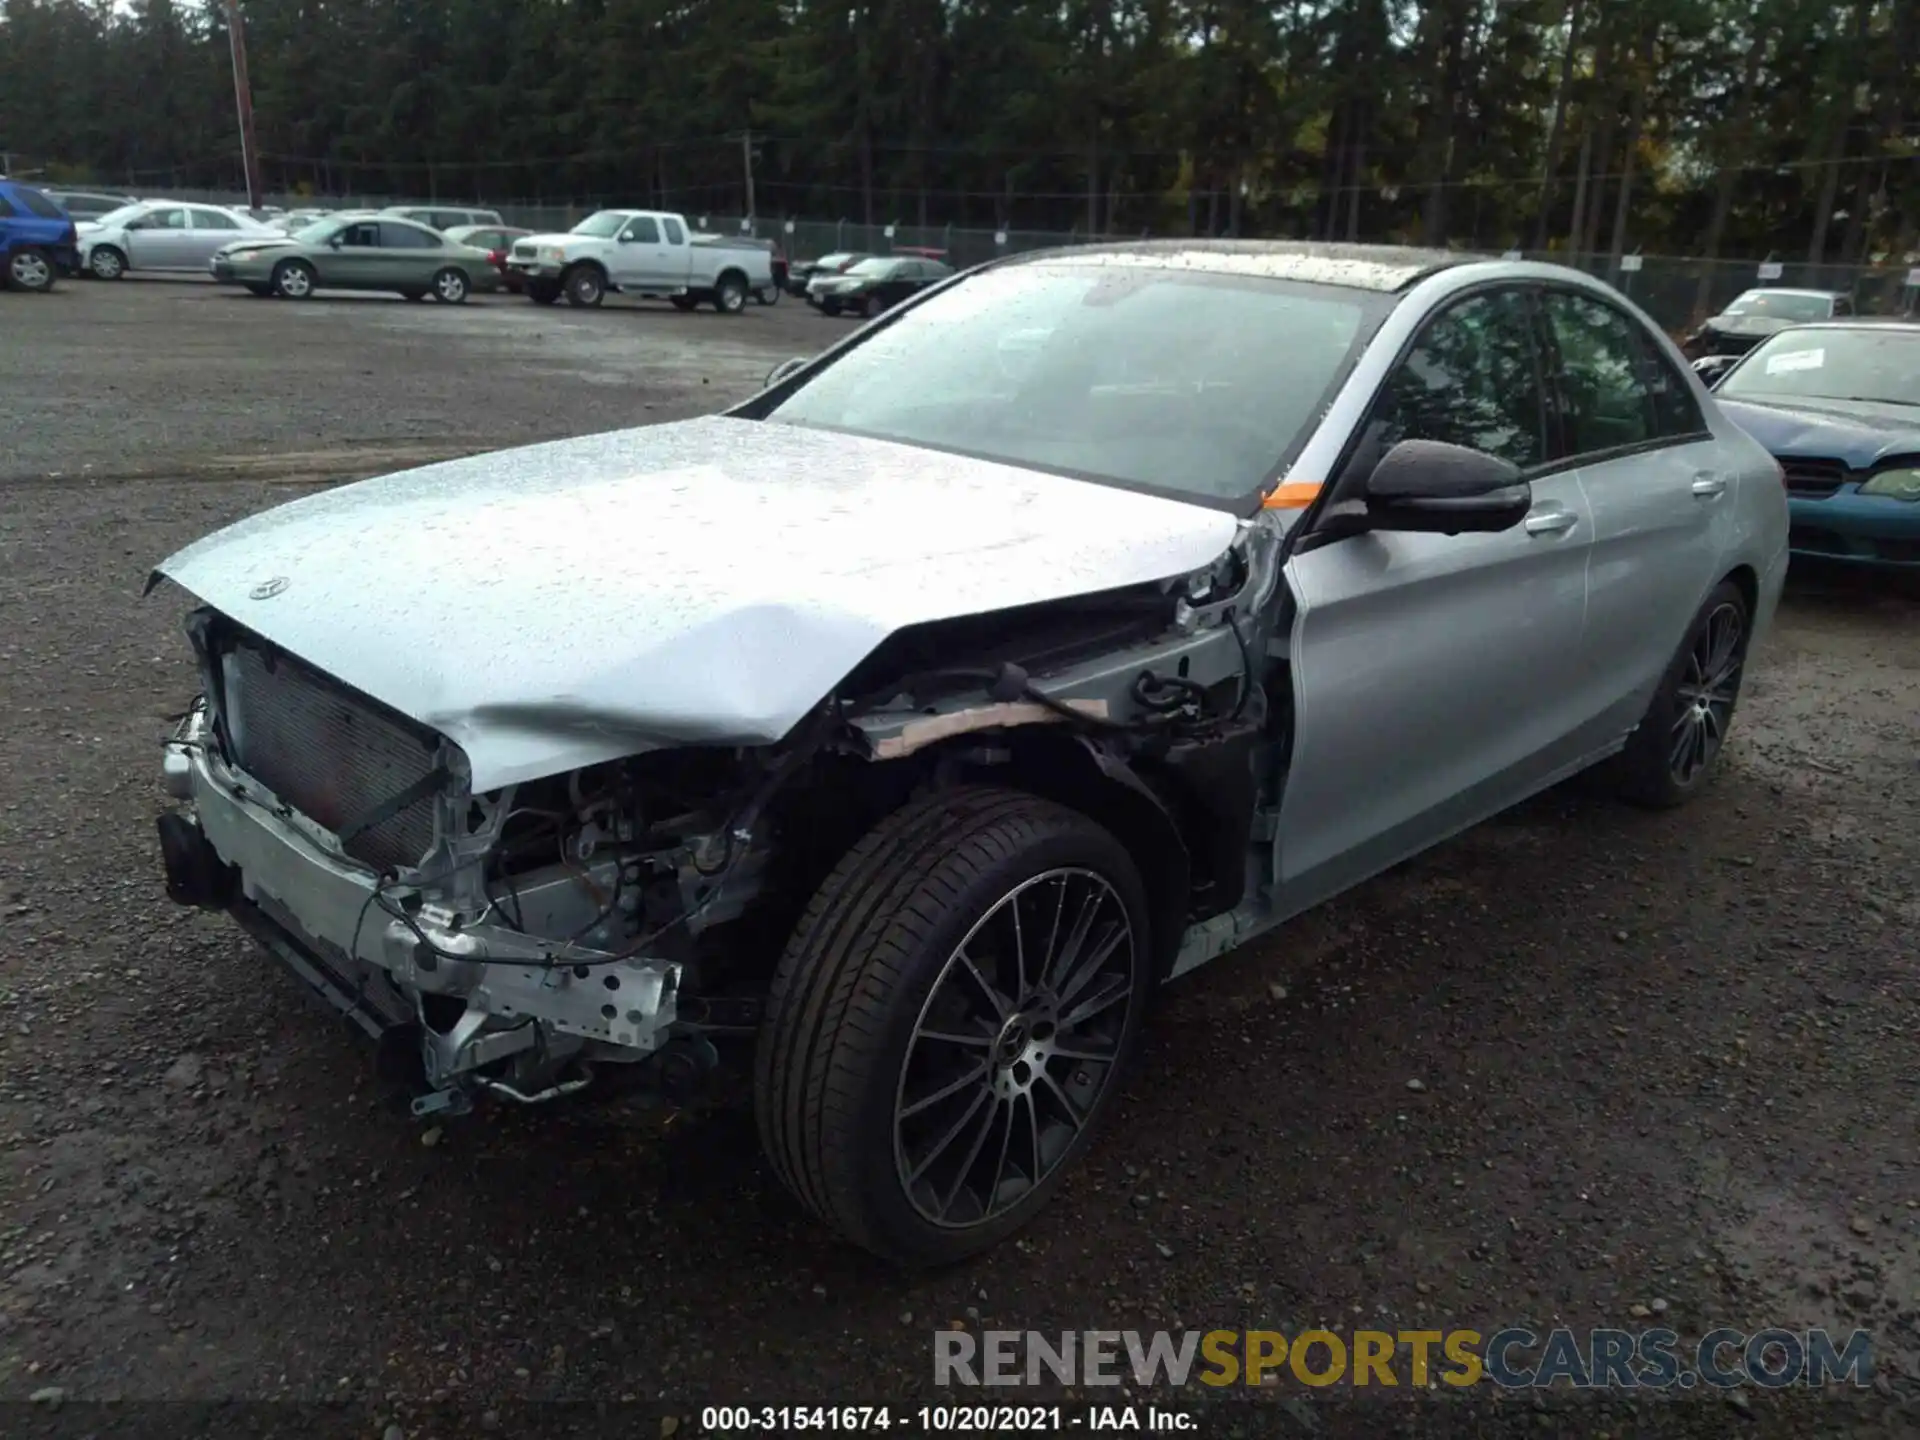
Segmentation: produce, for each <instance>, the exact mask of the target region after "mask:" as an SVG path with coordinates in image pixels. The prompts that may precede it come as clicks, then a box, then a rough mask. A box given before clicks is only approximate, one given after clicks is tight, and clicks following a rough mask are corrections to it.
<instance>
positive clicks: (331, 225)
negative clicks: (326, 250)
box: [288, 219, 340, 245]
mask: <svg viewBox="0 0 1920 1440" xmlns="http://www.w3.org/2000/svg"><path fill="white" fill-rule="evenodd" d="M339 228H340V222H339V221H338V220H333V219H327V220H310V221H308V222H307V223H306V224H305V225H302V226H300V227H299V228H298V229H295V230H292V231H289V232H288V234H289V236H290V238H292V239H295V240H298V241H299V242H300V243H301V244H302V245H324V244H326V242H327V241H328V240H329V239H331V238H332V237H333V232H334V231H335V230H337V229H339Z"/></svg>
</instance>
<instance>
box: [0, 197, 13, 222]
mask: <svg viewBox="0 0 1920 1440" xmlns="http://www.w3.org/2000/svg"><path fill="white" fill-rule="evenodd" d="M13 213H14V210H13V203H12V202H11V201H10V200H8V199H7V197H6V196H4V195H0V220H5V219H7V218H8V217H9V216H11V215H12V214H13Z"/></svg>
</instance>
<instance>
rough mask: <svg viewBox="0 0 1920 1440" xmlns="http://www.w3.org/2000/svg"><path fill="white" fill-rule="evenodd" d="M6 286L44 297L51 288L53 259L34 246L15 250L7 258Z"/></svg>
mask: <svg viewBox="0 0 1920 1440" xmlns="http://www.w3.org/2000/svg"><path fill="white" fill-rule="evenodd" d="M7 284H8V285H10V286H12V287H13V288H14V289H15V290H28V291H31V292H33V293H34V294H40V295H44V294H45V293H46V292H47V291H49V290H51V289H52V288H53V257H52V256H50V255H48V254H47V252H46V251H44V250H42V249H40V248H39V247H38V246H34V245H27V246H23V247H22V248H21V249H18V250H15V251H14V252H13V253H12V254H11V255H9V256H7Z"/></svg>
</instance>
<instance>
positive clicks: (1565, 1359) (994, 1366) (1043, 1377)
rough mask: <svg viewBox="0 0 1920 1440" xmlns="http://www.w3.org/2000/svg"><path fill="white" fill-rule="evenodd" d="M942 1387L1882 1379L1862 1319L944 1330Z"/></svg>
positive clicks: (1720, 1384) (1718, 1383) (936, 1340)
mask: <svg viewBox="0 0 1920 1440" xmlns="http://www.w3.org/2000/svg"><path fill="white" fill-rule="evenodd" d="M933 1378H934V1383H935V1384H936V1385H947V1386H952V1385H966V1386H978V1385H995V1386H1002V1385H1008V1386H1010V1385H1043V1384H1048V1383H1054V1384H1061V1385H1120V1384H1126V1383H1131V1384H1134V1385H1142V1386H1152V1385H1172V1386H1179V1385H1189V1384H1196V1383H1197V1384H1201V1385H1210V1386H1227V1385H1255V1386H1260V1385H1279V1384H1299V1385H1309V1386H1316V1387H1320V1386H1329V1385H1343V1384H1344V1385H1353V1386H1380V1387H1389V1386H1408V1387H1411V1388H1415V1389H1425V1388H1426V1387H1428V1386H1430V1385H1435V1384H1439V1385H1450V1386H1455V1387H1462V1388H1463V1387H1466V1386H1470V1385H1479V1384H1483V1383H1490V1384H1494V1385H1498V1386H1502V1387H1505V1388H1509V1389H1543V1388H1546V1387H1549V1386H1553V1385H1560V1384H1564V1385H1567V1386H1570V1387H1572V1388H1575V1389H1643V1388H1645V1389H1660V1390H1664V1389H1673V1388H1678V1389H1682V1390H1690V1389H1693V1388H1695V1387H1696V1386H1699V1387H1707V1388H1711V1389H1722V1390H1725V1389H1732V1388H1734V1387H1735V1386H1740V1385H1759V1386H1763V1387H1765V1388H1767V1389H1780V1388H1783V1387H1786V1386H1790V1385H1806V1386H1819V1385H1832V1384H1839V1383H1849V1384H1852V1385H1856V1386H1865V1385H1871V1384H1872V1383H1873V1338H1872V1336H1871V1335H1869V1334H1868V1333H1867V1332H1866V1331H1865V1330H1855V1331H1852V1332H1851V1333H1849V1334H1846V1335H1844V1336H1839V1337H1836V1336H1834V1335H1833V1334H1831V1333H1829V1332H1828V1331H1825V1330H1771V1329H1770V1330H1756V1331H1753V1332H1751V1333H1749V1332H1746V1331H1741V1330H1734V1329H1720V1330H1714V1331H1711V1332H1709V1333H1708V1334H1706V1335H1705V1336H1702V1337H1701V1338H1700V1339H1699V1340H1697V1341H1686V1342H1683V1341H1682V1340H1681V1338H1680V1336H1679V1335H1678V1333H1677V1332H1675V1331H1672V1330H1667V1329H1658V1328H1655V1329H1646V1330H1615V1329H1605V1328H1601V1329H1594V1330H1587V1331H1576V1330H1572V1329H1568V1328H1564V1327H1563V1328H1559V1329H1553V1330H1547V1331H1544V1332H1536V1331H1533V1330H1528V1329H1524V1328H1520V1327H1510V1328H1508V1329H1504V1330H1496V1331H1494V1332H1492V1333H1491V1334H1482V1332H1480V1331H1478V1330H1464V1329H1462V1330H1398V1331H1394V1330H1355V1331H1351V1332H1347V1333H1336V1332H1334V1331H1331V1330H1302V1331H1299V1332H1297V1333H1296V1334H1294V1335H1292V1336H1288V1335H1286V1334H1284V1333H1283V1332H1281V1331H1278V1330H1208V1331H1204V1332H1202V1331H1199V1330H1185V1331H1181V1332H1179V1333H1178V1334H1176V1333H1173V1332H1170V1331H1165V1330H1156V1331H1147V1332H1142V1331H1139V1330H1066V1331H1060V1332H1058V1333H1055V1334H1046V1333H1044V1332H1041V1331H1037V1330H988V1331H985V1332H984V1333H982V1334H980V1335H977V1336H976V1335H973V1334H970V1333H968V1332H965V1331H953V1330H942V1331H936V1332H935V1333H934V1336H933Z"/></svg>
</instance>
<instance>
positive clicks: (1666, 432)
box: [1639, 335, 1707, 439]
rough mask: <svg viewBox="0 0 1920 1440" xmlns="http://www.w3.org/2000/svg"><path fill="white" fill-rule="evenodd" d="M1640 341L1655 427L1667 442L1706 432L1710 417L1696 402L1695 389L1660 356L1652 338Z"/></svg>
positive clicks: (1643, 373) (1642, 365)
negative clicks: (1702, 412)
mask: <svg viewBox="0 0 1920 1440" xmlns="http://www.w3.org/2000/svg"><path fill="white" fill-rule="evenodd" d="M1639 340H1640V373H1641V374H1642V375H1643V376H1645V377H1646V382H1647V391H1648V393H1649V394H1651V395H1652V396H1653V423H1654V425H1655V427H1656V428H1657V429H1658V431H1659V433H1660V435H1661V436H1662V437H1663V438H1665V439H1678V438H1680V437H1681V436H1683V435H1700V434H1704V433H1705V432H1706V428H1707V417H1706V416H1704V415H1702V414H1701V413H1700V405H1699V402H1697V401H1696V400H1695V399H1694V398H1693V388H1692V387H1691V386H1689V385H1688V384H1687V382H1686V380H1685V379H1683V378H1682V377H1681V374H1680V372H1679V371H1678V370H1676V369H1674V368H1673V362H1672V361H1670V360H1668V359H1667V357H1666V356H1665V355H1663V354H1661V353H1660V348H1659V346H1657V345H1655V344H1654V342H1653V337H1652V336H1651V335H1642V336H1640V337H1639Z"/></svg>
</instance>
